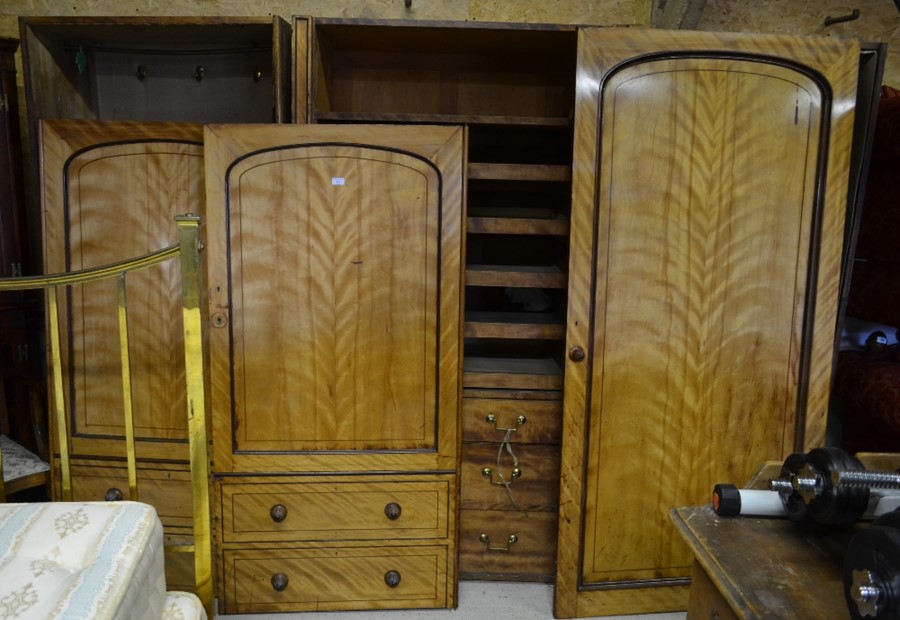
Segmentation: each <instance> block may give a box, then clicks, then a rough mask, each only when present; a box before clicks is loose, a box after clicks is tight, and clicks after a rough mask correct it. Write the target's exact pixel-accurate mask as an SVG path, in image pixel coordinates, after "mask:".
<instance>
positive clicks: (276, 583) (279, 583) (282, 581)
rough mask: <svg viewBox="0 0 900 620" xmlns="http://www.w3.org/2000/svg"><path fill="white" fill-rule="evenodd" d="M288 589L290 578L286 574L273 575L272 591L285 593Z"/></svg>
mask: <svg viewBox="0 0 900 620" xmlns="http://www.w3.org/2000/svg"><path fill="white" fill-rule="evenodd" d="M287 587H288V577H287V575H285V574H284V573H275V574H274V575H272V589H273V590H275V591H276V592H284V591H285V589H286V588H287Z"/></svg>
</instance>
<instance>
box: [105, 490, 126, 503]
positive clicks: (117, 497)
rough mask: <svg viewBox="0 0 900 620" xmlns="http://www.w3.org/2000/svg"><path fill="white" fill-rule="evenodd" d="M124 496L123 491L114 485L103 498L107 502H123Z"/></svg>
mask: <svg viewBox="0 0 900 620" xmlns="http://www.w3.org/2000/svg"><path fill="white" fill-rule="evenodd" d="M123 497H125V496H124V495H123V494H122V491H120V490H119V489H117V488H116V487H113V488H111V489H109V490H108V491H107V492H106V495H104V496H103V499H104V500H105V501H107V502H121V501H122V498H123Z"/></svg>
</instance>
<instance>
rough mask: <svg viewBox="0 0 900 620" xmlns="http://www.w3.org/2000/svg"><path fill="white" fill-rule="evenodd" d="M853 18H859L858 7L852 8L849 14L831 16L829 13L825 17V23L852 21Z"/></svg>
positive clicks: (830, 24)
mask: <svg viewBox="0 0 900 620" xmlns="http://www.w3.org/2000/svg"><path fill="white" fill-rule="evenodd" d="M854 19H859V9H853V10H852V11H851V12H850V14H849V15H842V16H840V17H832V16H831V15H829V16H828V17H826V18H825V25H826V26H833V25H835V24H840V23H842V22H852V21H853V20H854Z"/></svg>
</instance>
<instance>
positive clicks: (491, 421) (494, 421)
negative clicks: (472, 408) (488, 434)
mask: <svg viewBox="0 0 900 620" xmlns="http://www.w3.org/2000/svg"><path fill="white" fill-rule="evenodd" d="M484 419H485V421H486V422H487V423H488V424H490V425H491V426H493V427H494V430H495V431H500V432H501V433H515V432H516V431H517V430H519V427H520V426H522V425H523V424H525V422H526V421H527V419H526V418H525V416H523V415H520V416H518V417H517V418H516V426H515V427H514V428H504V427H502V426H497V416H495V415H494V414H493V413H489V414H488V415H486V416H485V417H484Z"/></svg>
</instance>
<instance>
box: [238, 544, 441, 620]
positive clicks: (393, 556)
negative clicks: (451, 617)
mask: <svg viewBox="0 0 900 620" xmlns="http://www.w3.org/2000/svg"><path fill="white" fill-rule="evenodd" d="M224 560H225V575H224V583H225V592H224V597H225V601H224V610H223V611H224V613H226V614H230V613H247V612H278V611H313V610H315V611H331V610H352V609H390V608H400V607H406V608H415V607H446V606H447V605H448V602H449V598H448V579H447V575H448V566H447V561H448V553H447V549H446V548H445V547H440V546H429V547H382V548H378V549H373V548H365V547H364V548H347V547H330V548H317V549H262V550H235V551H225V552H224ZM392 578H393V579H395V581H392Z"/></svg>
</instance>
